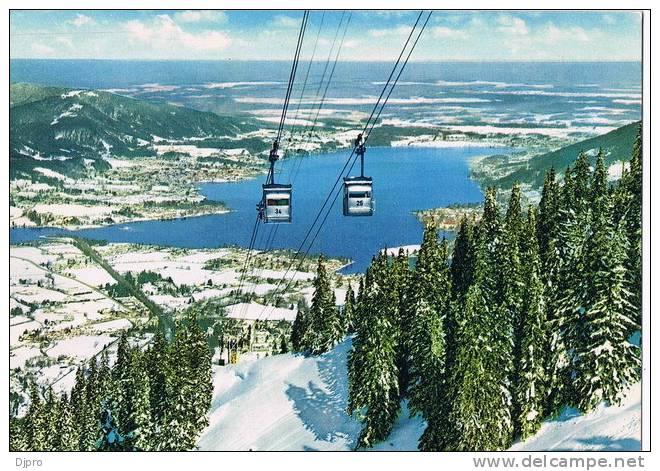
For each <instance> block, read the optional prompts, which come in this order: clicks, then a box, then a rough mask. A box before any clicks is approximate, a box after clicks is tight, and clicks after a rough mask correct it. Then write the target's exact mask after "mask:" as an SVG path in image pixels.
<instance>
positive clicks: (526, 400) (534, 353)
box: [512, 207, 547, 440]
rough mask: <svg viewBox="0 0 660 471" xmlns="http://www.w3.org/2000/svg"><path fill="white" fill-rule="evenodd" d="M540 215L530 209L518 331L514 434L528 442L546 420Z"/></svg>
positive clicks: (523, 240)
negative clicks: (538, 223) (538, 234)
mask: <svg viewBox="0 0 660 471" xmlns="http://www.w3.org/2000/svg"><path fill="white" fill-rule="evenodd" d="M536 227H537V223H536V211H535V210H534V209H533V208H532V207H530V208H529V210H528V216H527V224H526V226H525V229H524V231H523V233H522V237H521V255H522V261H523V264H522V279H523V283H524V286H525V287H526V294H525V296H524V298H523V300H522V306H521V318H520V320H519V324H518V326H517V329H516V341H517V342H518V343H519V348H517V349H516V354H517V356H516V358H515V359H514V365H515V376H514V378H515V383H514V396H513V406H512V410H513V422H514V434H515V435H517V436H519V437H520V438H521V439H523V440H524V439H525V438H527V437H529V436H531V435H533V434H534V433H536V432H537V431H538V429H539V428H540V426H541V422H542V420H543V413H544V407H545V404H544V399H545V394H544V393H545V391H544V387H545V384H546V378H545V349H546V340H547V333H546V325H547V324H546V317H545V316H546V308H545V299H544V284H543V281H542V279H541V273H540V270H541V263H540V260H539V254H538V244H537V240H536V235H535V231H536Z"/></svg>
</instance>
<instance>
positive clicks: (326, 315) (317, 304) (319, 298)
mask: <svg viewBox="0 0 660 471" xmlns="http://www.w3.org/2000/svg"><path fill="white" fill-rule="evenodd" d="M333 299H334V291H333V290H332V287H331V286H330V278H329V275H328V272H327V269H326V267H325V257H324V256H323V255H321V256H320V257H319V261H318V266H317V273H316V278H315V279H314V296H313V297H312V307H311V309H310V312H309V324H308V326H307V329H306V330H305V334H304V337H303V344H304V347H305V350H307V351H309V352H310V353H311V354H312V355H319V354H321V353H325V352H327V351H328V350H330V349H331V348H332V347H333V346H334V345H335V344H336V343H337V342H338V341H339V340H341V338H342V337H343V335H344V332H343V329H342V322H341V317H340V316H339V311H338V310H337V308H336V306H335V302H334V300H333Z"/></svg>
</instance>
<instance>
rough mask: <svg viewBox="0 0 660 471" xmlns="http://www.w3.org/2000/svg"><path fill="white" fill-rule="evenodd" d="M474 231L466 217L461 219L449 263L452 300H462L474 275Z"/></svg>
mask: <svg viewBox="0 0 660 471" xmlns="http://www.w3.org/2000/svg"><path fill="white" fill-rule="evenodd" d="M473 238H474V231H473V225H472V224H471V223H470V221H469V220H468V218H467V217H465V216H463V218H461V223H460V225H459V226H458V233H457V234H456V239H455V240H454V250H453V252H452V261H451V268H450V272H451V279H452V292H453V296H454V299H458V300H460V301H462V300H463V298H464V297H465V295H466V294H467V290H468V288H469V287H470V285H471V284H472V281H473V275H474V246H473V245H474V240H473Z"/></svg>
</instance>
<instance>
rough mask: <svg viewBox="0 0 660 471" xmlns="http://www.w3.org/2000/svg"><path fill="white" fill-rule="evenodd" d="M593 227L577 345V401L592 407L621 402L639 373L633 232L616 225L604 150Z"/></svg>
mask: <svg viewBox="0 0 660 471" xmlns="http://www.w3.org/2000/svg"><path fill="white" fill-rule="evenodd" d="M591 190H592V206H591V208H592V210H591V233H590V237H589V238H588V240H587V242H586V244H585V251H584V267H585V276H584V277H583V280H582V283H581V285H580V290H581V293H582V299H581V301H582V302H581V303H580V308H579V312H580V314H581V315H582V317H583V321H582V324H583V336H582V338H581V342H580V343H579V344H577V345H576V346H575V348H576V365H575V369H576V372H575V377H574V382H575V389H576V392H577V395H576V399H577V400H576V402H577V405H579V406H580V408H581V409H583V410H590V409H592V408H593V407H595V406H596V405H598V404H599V403H600V402H601V401H607V402H610V403H618V402H619V400H620V399H621V394H622V393H623V392H624V390H625V389H626V388H627V386H629V385H630V383H631V382H632V381H634V380H636V379H637V371H638V367H639V357H638V352H637V348H636V347H635V346H634V345H632V344H631V343H630V342H629V341H628V333H629V332H630V330H631V327H632V326H633V325H634V317H635V308H634V296H633V294H632V292H631V291H630V289H629V284H628V282H629V278H628V277H627V273H626V257H627V255H628V238H627V235H626V232H625V230H624V227H623V225H622V224H619V225H616V226H615V225H614V224H613V219H612V207H611V199H610V193H609V191H608V187H607V172H606V170H605V166H604V162H603V156H602V153H600V154H599V156H598V159H597V162H596V168H595V170H594V175H593V182H592V186H591Z"/></svg>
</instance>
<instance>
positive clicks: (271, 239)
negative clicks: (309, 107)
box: [264, 11, 325, 250]
mask: <svg viewBox="0 0 660 471" xmlns="http://www.w3.org/2000/svg"><path fill="white" fill-rule="evenodd" d="M324 20H325V11H323V12H322V15H321V21H320V23H319V28H318V31H317V32H316V40H315V41H314V47H313V49H312V55H311V57H310V59H309V63H308V64H307V71H306V72H305V79H304V81H303V86H302V90H301V92H300V98H299V99H298V106H297V108H296V114H295V115H294V117H293V124H292V126H291V131H290V134H289V141H291V139H292V138H293V134H294V133H295V129H296V121H297V119H298V116H299V115H300V106H301V104H302V101H303V98H304V96H305V90H306V89H307V80H308V79H309V72H310V70H311V68H312V63H313V62H314V57H315V56H316V49H317V47H318V43H319V38H320V36H321V30H322V29H323V22H324ZM287 150H288V149H284V155H286V152H287ZM292 167H293V166H290V167H289V175H288V176H287V180H288V181H289V183H292V182H291V169H292ZM279 227H280V226H279V225H275V227H272V228H271V230H270V233H269V236H268V239H266V245H265V246H264V249H265V250H270V248H271V247H272V244H273V242H274V240H275V237H276V236H277V231H278V228H279Z"/></svg>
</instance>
